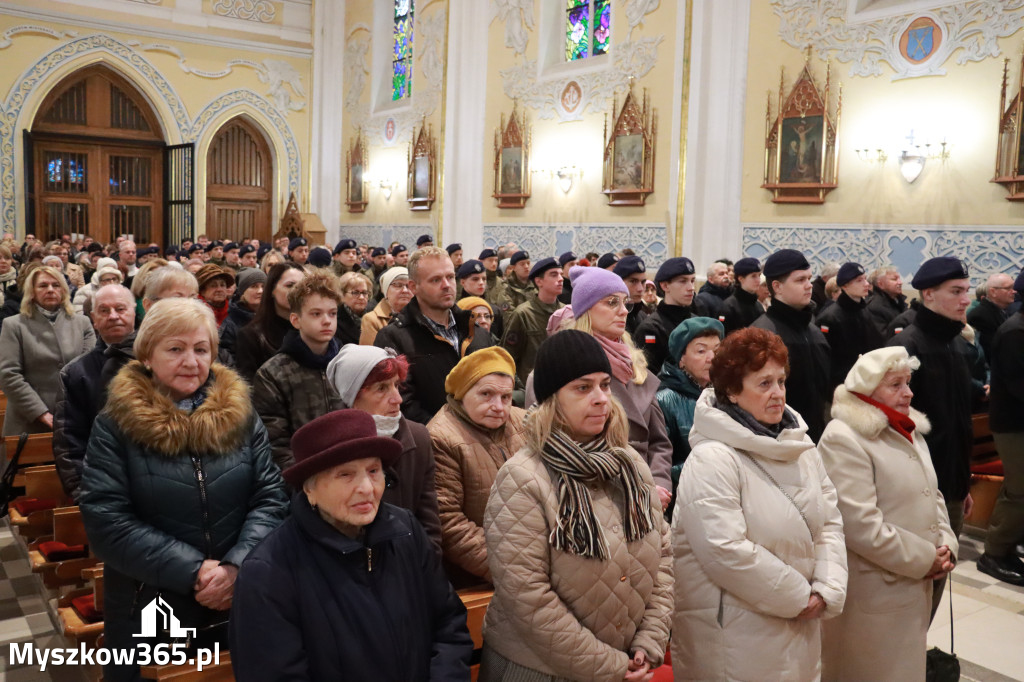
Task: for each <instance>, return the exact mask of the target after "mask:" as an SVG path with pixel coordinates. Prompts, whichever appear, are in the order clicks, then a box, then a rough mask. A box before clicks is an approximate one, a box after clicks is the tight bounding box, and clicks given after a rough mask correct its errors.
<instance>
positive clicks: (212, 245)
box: [136, 239, 224, 255]
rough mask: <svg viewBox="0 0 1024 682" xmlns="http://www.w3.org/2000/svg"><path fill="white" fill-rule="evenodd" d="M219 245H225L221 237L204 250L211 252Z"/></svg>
mask: <svg viewBox="0 0 1024 682" xmlns="http://www.w3.org/2000/svg"><path fill="white" fill-rule="evenodd" d="M218 246H220V247H223V246H224V242H222V241H220V240H219V239H215V240H213V241H212V242H210V243H209V244H207V245H206V248H205V249H203V250H204V251H206V253H210V252H211V251H213V250H214V249H215V248H217V247H218ZM136 255H138V254H136Z"/></svg>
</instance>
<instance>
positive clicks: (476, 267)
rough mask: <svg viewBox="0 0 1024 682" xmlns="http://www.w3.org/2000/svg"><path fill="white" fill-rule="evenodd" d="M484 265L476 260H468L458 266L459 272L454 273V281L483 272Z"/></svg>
mask: <svg viewBox="0 0 1024 682" xmlns="http://www.w3.org/2000/svg"><path fill="white" fill-rule="evenodd" d="M484 270H485V268H484V264H483V263H481V262H480V261H478V260H468V261H466V262H465V263H463V264H462V265H460V266H459V271H458V272H456V273H455V278H456V279H466V278H467V277H469V276H470V275H477V274H479V273H481V272H484Z"/></svg>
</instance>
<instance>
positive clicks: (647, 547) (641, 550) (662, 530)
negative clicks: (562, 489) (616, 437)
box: [484, 448, 672, 682]
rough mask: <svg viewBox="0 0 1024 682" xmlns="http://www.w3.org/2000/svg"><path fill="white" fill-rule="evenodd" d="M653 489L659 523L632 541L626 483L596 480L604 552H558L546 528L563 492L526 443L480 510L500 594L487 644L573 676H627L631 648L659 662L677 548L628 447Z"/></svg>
mask: <svg viewBox="0 0 1024 682" xmlns="http://www.w3.org/2000/svg"><path fill="white" fill-rule="evenodd" d="M629 452H630V455H631V456H632V457H633V460H634V461H635V462H636V465H637V469H638V470H639V471H640V472H641V475H642V476H643V479H644V481H645V483H646V484H647V485H648V487H649V489H650V495H651V501H652V508H653V512H654V515H655V524H656V525H655V529H656V530H652V531H651V532H650V533H648V534H647V535H646V536H645V537H644V538H642V539H641V540H638V541H636V542H633V543H627V542H626V541H625V538H624V536H623V529H622V509H623V498H622V492H621V488H619V486H618V485H615V484H607V485H599V484H592V485H591V487H590V491H591V492H590V494H591V496H592V500H593V505H594V514H595V517H596V518H597V522H598V523H599V524H600V526H601V527H602V528H603V530H604V534H605V538H606V540H607V543H608V551H609V558H608V559H607V560H604V561H599V560H597V559H589V558H584V557H581V556H578V555H574V554H568V553H565V552H560V551H558V550H555V549H554V548H552V546H551V543H550V541H549V536H550V534H551V531H552V529H553V528H554V527H555V526H556V524H557V523H558V492H557V486H556V483H555V481H554V480H553V478H552V474H551V472H550V471H549V470H548V468H547V467H546V466H545V465H544V463H543V462H542V460H541V458H540V455H538V454H535V453H534V452H532V451H531V450H529V449H526V448H524V449H523V450H521V451H519V453H518V454H516V455H515V456H514V457H513V458H512V459H510V460H509V461H508V462H506V463H505V466H503V467H502V468H501V469H500V470H499V471H498V476H497V479H496V480H495V482H494V488H493V489H492V492H491V498H490V500H489V501H488V503H487V512H486V514H485V515H484V531H485V533H486V536H487V551H488V560H489V562H490V566H491V575H492V576H493V578H494V598H493V599H492V600H491V604H490V606H489V607H488V609H487V616H486V618H485V619H484V644H485V646H487V647H490V648H492V649H493V650H494V651H495V652H497V653H498V654H500V655H501V656H504V657H505V658H507V659H509V660H511V661H512V662H514V663H517V664H519V665H521V666H525V667H527V668H530V669H533V670H536V671H539V672H541V673H544V674H546V675H551V676H555V677H564V678H568V679H571V680H586V681H588V682H589V681H595V682H597V681H607V682H621V680H622V679H623V677H624V676H625V674H626V670H627V665H628V661H629V654H628V653H627V652H630V651H633V650H635V649H643V650H644V651H645V652H646V653H647V656H648V658H649V660H650V661H651V662H652V665H654V666H656V665H659V664H660V663H661V662H662V660H663V659H664V657H665V647H666V645H667V644H668V637H669V625H670V622H671V617H672V548H671V537H670V532H669V528H668V524H666V523H665V522H664V520H663V519H662V515H661V509H660V503H659V502H658V495H657V492H656V491H655V489H654V481H653V479H652V478H651V476H650V472H649V470H648V468H647V467H646V466H641V464H642V463H643V460H642V459H640V456H639V455H637V454H636V452H634V451H633V450H632V449H631V448H630V449H629Z"/></svg>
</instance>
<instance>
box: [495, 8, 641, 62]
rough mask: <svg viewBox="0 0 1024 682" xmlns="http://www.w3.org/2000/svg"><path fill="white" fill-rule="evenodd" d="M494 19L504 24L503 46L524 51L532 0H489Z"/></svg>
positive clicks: (529, 29)
mask: <svg viewBox="0 0 1024 682" xmlns="http://www.w3.org/2000/svg"><path fill="white" fill-rule="evenodd" d="M655 1H657V0H655ZM495 20H497V21H500V22H502V23H503V24H505V47H508V48H511V49H512V51H513V52H515V53H516V54H517V55H519V54H523V53H524V52H526V45H527V43H529V42H530V31H532V30H533V0H491V23H493V22H494V21H495Z"/></svg>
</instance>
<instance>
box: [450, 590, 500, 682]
mask: <svg viewBox="0 0 1024 682" xmlns="http://www.w3.org/2000/svg"><path fill="white" fill-rule="evenodd" d="M458 595H459V599H461V600H462V604H463V605H464V606H465V607H466V625H467V626H468V627H469V636H470V637H472V638H473V665H472V666H471V667H470V674H471V675H472V679H473V681H474V682H475V681H476V678H477V676H478V675H479V674H480V650H481V649H482V648H483V645H484V636H483V628H484V614H486V613H487V605H488V604H490V603H491V597H493V596H494V590H492V589H490V588H489V587H470V588H466V589H463V590H459V592H458Z"/></svg>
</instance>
